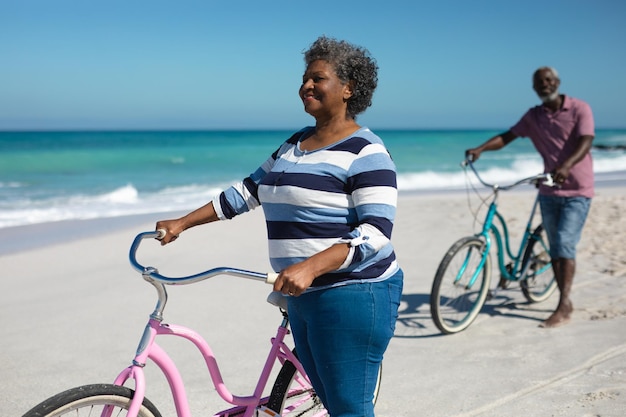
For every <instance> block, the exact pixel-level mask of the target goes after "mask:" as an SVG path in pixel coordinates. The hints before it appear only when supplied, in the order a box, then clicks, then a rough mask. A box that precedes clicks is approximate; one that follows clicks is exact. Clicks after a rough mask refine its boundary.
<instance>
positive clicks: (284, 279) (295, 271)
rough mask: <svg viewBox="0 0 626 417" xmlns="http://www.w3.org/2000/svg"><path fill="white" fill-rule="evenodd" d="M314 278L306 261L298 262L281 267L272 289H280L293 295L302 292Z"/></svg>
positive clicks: (295, 295)
mask: <svg viewBox="0 0 626 417" xmlns="http://www.w3.org/2000/svg"><path fill="white" fill-rule="evenodd" d="M314 279H315V275H314V274H313V272H312V270H311V269H310V268H309V267H308V266H307V265H306V261H304V262H299V263H297V264H294V265H291V266H289V267H287V268H285V269H283V270H282V271H281V272H280V274H278V278H276V281H275V282H274V291H280V292H282V293H283V294H288V295H291V296H294V297H297V296H299V295H300V294H302V293H303V292H304V291H305V290H306V289H307V288H309V287H310V286H311V283H312V282H313V280H314Z"/></svg>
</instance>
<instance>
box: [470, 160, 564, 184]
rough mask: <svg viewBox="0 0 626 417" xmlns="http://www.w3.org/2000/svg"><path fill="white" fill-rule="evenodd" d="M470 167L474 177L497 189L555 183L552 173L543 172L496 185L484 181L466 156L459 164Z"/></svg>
mask: <svg viewBox="0 0 626 417" xmlns="http://www.w3.org/2000/svg"><path fill="white" fill-rule="evenodd" d="M468 165H469V167H470V168H471V169H472V171H473V172H474V175H476V178H478V181H480V183H481V184H482V185H484V186H486V187H489V188H493V189H494V190H495V189H498V190H505V191H506V190H510V189H511V188H514V187H517V186H518V185H521V184H535V185H537V184H539V183H540V182H541V184H543V185H545V186H548V187H556V186H557V184H556V183H555V182H554V179H553V178H552V174H551V173H549V172H548V173H545V174H537V175H533V176H532V177H527V178H523V179H521V180H519V181H517V182H514V183H513V184H509V185H498V184H490V183H488V182H486V181H484V180H483V179H482V178H481V177H480V175H479V174H478V171H476V168H475V167H474V162H473V161H472V160H471V159H469V158H467V159H465V160H464V161H463V162H461V166H468Z"/></svg>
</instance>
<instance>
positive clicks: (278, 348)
mask: <svg viewBox="0 0 626 417" xmlns="http://www.w3.org/2000/svg"><path fill="white" fill-rule="evenodd" d="M158 236H159V235H158V232H145V233H141V234H139V235H138V236H137V237H136V238H135V241H134V242H133V244H132V246H131V249H130V256H129V257H130V261H131V264H132V265H133V267H134V268H135V269H137V270H139V271H141V272H142V276H143V278H144V280H146V281H148V282H149V283H150V284H152V285H153V286H154V287H155V288H156V290H157V293H158V300H159V301H158V302H157V305H156V308H155V310H154V312H153V313H152V314H151V315H150V318H149V320H148V323H147V324H146V327H145V329H144V332H143V335H142V337H141V340H140V342H139V346H138V347H137V352H136V354H135V357H134V359H133V361H132V365H130V366H129V367H127V368H126V369H124V370H123V371H122V372H121V373H120V374H119V375H118V376H117V378H116V379H115V381H114V384H115V385H120V386H121V385H124V384H125V383H126V382H128V381H129V380H133V381H134V385H135V387H134V389H135V395H134V397H133V399H132V402H131V405H130V408H129V412H128V417H136V416H137V413H138V412H139V409H140V407H141V405H142V401H143V399H144V396H145V392H146V379H145V375H144V371H143V368H144V367H145V365H146V362H147V360H148V359H150V360H152V361H153V362H154V363H156V365H157V366H158V367H159V368H160V369H161V371H162V372H163V374H164V375H165V377H166V379H167V382H168V384H169V387H170V391H171V393H172V397H173V400H174V405H175V408H176V413H177V416H178V417H191V412H190V408H189V403H188V400H187V394H186V392H185V387H184V383H183V379H182V377H181V375H180V372H179V371H178V369H177V368H176V365H175V363H174V361H173V360H172V359H171V358H170V356H169V355H168V354H167V353H166V352H165V351H164V350H163V349H162V348H161V347H160V346H159V345H158V344H157V342H156V338H157V336H162V335H171V336H176V337H182V338H184V339H187V340H189V341H190V342H191V343H193V344H194V345H195V346H196V348H197V349H198V350H199V351H200V353H201V354H202V357H203V358H204V360H205V363H206V366H207V369H208V371H209V374H210V376H211V380H212V383H213V385H214V386H215V389H216V390H217V392H218V394H219V395H220V397H221V398H222V399H224V400H225V401H226V402H227V403H229V404H232V405H234V406H235V407H234V408H231V409H228V410H223V411H220V412H218V413H216V414H214V417H228V416H232V415H234V414H235V413H238V414H237V415H243V417H252V416H253V414H254V412H255V410H256V409H257V407H258V406H259V405H262V404H263V403H264V402H266V401H267V398H262V395H263V391H264V389H265V387H266V386H267V382H268V379H269V377H270V374H271V372H272V369H273V367H274V365H275V364H276V362H279V363H280V364H281V365H282V364H284V363H285V361H290V362H291V363H292V364H293V365H294V366H295V367H296V369H297V371H298V372H299V375H300V376H301V377H303V378H305V380H306V383H307V384H310V381H308V378H307V377H306V372H305V371H304V369H303V367H302V365H301V363H300V361H299V360H298V359H297V358H296V356H295V355H294V353H293V352H292V351H291V349H289V347H288V346H287V345H286V344H285V343H284V339H285V336H286V335H287V334H289V329H288V325H289V319H288V316H287V314H286V312H285V311H284V310H283V320H282V323H281V324H280V325H279V327H278V329H277V332H276V335H275V336H274V337H273V338H272V339H271V341H270V344H271V347H270V351H269V353H268V356H267V359H266V361H265V365H264V366H263V370H262V372H261V375H260V377H259V380H258V382H257V384H256V388H255V389H254V393H253V394H252V395H250V396H237V395H233V394H232V393H231V392H230V390H229V389H228V388H227V387H226V385H225V383H224V380H223V378H222V375H221V372H220V368H219V366H218V363H217V359H216V357H215V355H214V354H213V351H212V350H211V347H210V346H209V345H208V343H207V342H206V341H205V340H204V339H203V338H202V337H201V336H200V335H199V334H198V333H196V332H195V331H193V330H192V329H189V328H187V327H183V326H179V325H174V324H166V323H163V322H162V320H163V317H162V313H163V310H164V308H165V304H166V302H167V291H166V290H165V285H164V283H166V284H179V285H180V284H189V283H192V282H197V281H200V280H204V279H206V278H210V277H213V276H215V275H220V274H226V275H235V276H240V277H245V278H251V279H256V280H263V281H265V282H269V283H271V282H272V281H271V279H272V277H271V275H272V274H261V273H256V272H252V271H245V270H239V269H233V268H215V269H212V270H209V271H206V272H203V273H201V274H196V275H193V276H189V277H184V278H168V277H165V276H163V275H160V274H159V273H158V271H157V270H156V269H155V268H151V267H143V266H142V265H140V264H139V263H138V262H137V260H136V258H135V254H136V251H137V248H138V246H139V244H140V242H141V240H143V239H147V238H155V237H158ZM272 304H274V303H273V302H272ZM242 412H243V414H241V413H242ZM107 413H110V410H105V412H104V413H103V417H110V416H108V415H107ZM321 415H325V413H321Z"/></svg>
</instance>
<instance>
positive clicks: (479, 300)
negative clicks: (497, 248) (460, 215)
mask: <svg viewBox="0 0 626 417" xmlns="http://www.w3.org/2000/svg"><path fill="white" fill-rule="evenodd" d="M473 277H475V279H474V280H473V282H471V281H472V279H473ZM490 280H491V258H490V256H489V253H485V242H484V241H483V240H481V239H479V238H477V237H475V236H470V237H465V238H463V239H460V240H459V241H457V242H456V243H455V244H454V245H452V246H451V247H450V249H449V250H448V252H447V253H446V255H445V256H444V257H443V259H442V260H441V263H440V264H439V268H438V269H437V273H436V274H435V279H434V281H433V286H432V290H431V293H430V312H431V315H432V318H433V321H434V322H435V325H436V326H437V328H438V329H439V330H441V332H443V333H445V334H451V333H458V332H460V331H462V330H465V329H466V328H467V327H468V326H469V325H470V324H472V322H473V321H474V320H475V319H476V316H478V313H480V310H481V308H482V307H483V305H484V304H485V300H486V299H487V294H488V292H489V282H490Z"/></svg>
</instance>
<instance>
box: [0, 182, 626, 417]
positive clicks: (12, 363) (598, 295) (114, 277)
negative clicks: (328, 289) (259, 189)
mask: <svg viewBox="0 0 626 417" xmlns="http://www.w3.org/2000/svg"><path fill="white" fill-rule="evenodd" d="M472 201H473V203H472V205H473V207H474V208H475V207H476V205H477V204H478V203H477V200H476V199H475V198H473V199H472ZM531 202H532V195H531V194H530V193H528V192H519V193H506V194H502V195H501V198H500V203H501V209H502V212H503V213H504V214H505V216H506V217H507V219H508V220H509V221H511V227H512V228H513V229H514V230H516V229H517V228H520V229H521V226H522V225H523V223H524V222H525V220H526V216H527V212H528V210H529V208H530V204H531ZM624 207H626V187H614V188H598V189H597V196H596V197H595V199H594V201H593V203H592V208H591V213H590V215H589V218H588V222H587V225H586V228H585V230H584V233H583V238H582V242H581V243H580V245H579V255H578V271H577V274H576V279H575V283H574V288H573V292H572V296H573V301H574V307H575V312H574V315H573V319H572V321H571V323H569V324H568V325H565V326H562V327H559V328H555V329H544V328H540V327H538V324H539V323H540V322H541V321H542V320H544V319H545V318H547V317H548V316H549V314H550V312H551V311H552V310H553V309H554V308H555V306H556V303H557V295H556V294H555V295H553V296H552V297H551V298H550V299H549V300H548V301H546V302H544V303H540V304H532V305H531V304H528V303H527V302H526V301H525V299H524V297H523V295H522V294H521V291H520V290H519V286H517V285H513V286H511V288H510V289H507V290H505V291H502V292H500V293H499V295H498V297H497V298H496V299H494V300H491V301H489V302H488V304H487V305H486V306H485V308H484V310H483V312H482V313H481V314H480V315H479V317H478V318H477V320H476V321H475V322H474V323H473V324H472V325H471V326H470V327H469V328H468V329H467V330H465V331H464V332H461V333H458V334H455V335H448V336H444V335H441V334H440V333H439V331H438V330H437V329H436V327H435V326H434V324H433V322H432V319H431V317H430V309H429V294H430V288H431V284H432V279H433V276H434V274H435V270H436V268H437V265H438V264H439V261H440V260H441V258H442V257H443V255H444V253H445V251H446V250H447V249H448V247H449V246H450V245H451V244H452V243H453V242H454V241H455V240H457V239H458V238H460V237H462V236H465V235H469V234H471V233H473V231H474V228H475V227H476V225H475V224H474V222H473V218H472V216H471V214H470V209H469V208H468V202H467V197H466V195H465V194H464V193H460V194H451V195H449V194H430V195H421V194H415V195H402V196H401V197H400V201H399V204H398V217H397V221H396V227H395V231H394V237H393V240H394V244H395V247H396V250H397V255H398V258H399V261H400V263H401V266H402V267H403V269H404V271H405V287H404V292H403V303H402V305H401V307H400V318H399V320H398V323H397V328H396V337H395V338H394V339H393V340H392V341H391V344H390V347H389V349H388V351H387V354H386V357H385V361H384V370H383V385H382V388H381V393H380V397H379V401H378V403H377V407H376V409H377V416H378V417H399V416H405V417H415V416H433V417H439V416H441V417H444V416H445V417H472V416H480V417H488V416H489V417H491V416H493V417H495V416H498V417H509V416H510V417H518V416H538V417H542V416H577V417H580V416H585V417H587V416H588V417H591V416H602V417H617V416H623V415H626V247H625V245H624V243H625V242H626V216H625V215H624V214H623V210H624ZM162 217H168V216H150V217H146V216H140V217H136V218H133V219H131V220H132V221H128V220H126V221H124V222H123V224H120V223H119V222H118V223H117V227H115V228H112V229H111V230H108V229H107V227H106V222H105V221H98V222H91V223H90V222H88V221H87V222H83V223H80V222H73V223H71V224H67V225H63V224H57V225H40V226H29V227H27V228H22V229H20V230H18V231H16V230H12V231H11V230H0V236H3V237H4V238H5V239H3V240H4V243H3V245H9V244H10V242H11V241H13V242H14V245H15V250H5V251H4V252H1V251H0V274H1V275H0V276H1V280H2V291H1V295H0V297H1V300H2V301H1V302H0V319H1V323H2V324H1V328H2V337H1V338H0V376H1V377H2V378H0V386H1V387H2V389H1V390H0V415H2V416H19V415H22V414H23V413H25V412H26V411H27V410H28V409H30V408H31V407H33V406H34V405H36V404H37V403H38V402H40V401H42V400H43V399H45V398H47V397H49V396H51V395H53V394H56V393H58V392H60V391H62V390H65V389H67V388H71V387H74V386H78V385H83V384H89V383H96V382H112V381H113V379H114V378H115V377H116V376H117V374H118V373H119V372H120V371H121V370H122V369H123V368H124V367H126V366H127V365H128V364H129V363H130V360H131V359H132V357H133V354H134V352H135V348H136V346H137V343H138V341H139V338H140V336H141V332H142V330H143V326H144V324H145V321H146V319H147V317H148V314H150V313H151V311H152V309H153V307H154V302H155V301H156V297H155V292H154V290H153V289H152V287H150V286H149V285H147V284H146V283H145V282H144V281H143V280H142V279H141V277H140V275H139V274H138V273H136V272H134V271H133V270H132V269H131V267H130V265H129V263H128V260H127V252H128V248H129V246H130V243H131V241H132V239H133V238H134V236H135V235H136V234H137V233H139V232H142V231H146V230H152V229H153V228H154V221H155V220H157V219H160V218H162ZM112 222H113V221H112ZM96 223H97V224H96ZM90 224H91V227H90ZM94 225H95V226H94ZM65 226H67V229H68V230H70V229H72V230H75V231H76V230H77V229H80V233H72V234H70V236H60V235H63V228H64V227H65ZM55 233H58V234H60V235H59V236H56V238H54V237H55V236H53V235H51V234H55ZM62 237H64V238H62ZM61 238H62V239H61ZM7 239H8V240H7ZM34 239H41V240H42V244H41V245H35V244H33V242H32V240H34ZM24 240H28V242H24ZM29 243H30V244H29ZM140 259H141V260H143V261H144V262H145V263H147V264H149V265H152V266H156V267H158V268H159V270H160V271H161V272H162V273H164V274H166V275H174V276H177V275H178V276H180V275H185V274H191V273H196V272H199V271H202V270H205V269H209V268H212V267H215V266H232V267H240V268H244V269H250V270H256V271H266V270H268V268H269V263H268V261H267V251H266V240H265V225H264V222H263V216H262V213H261V211H260V210H257V211H256V212H254V213H251V214H248V215H246V216H241V217H239V218H236V219H234V220H231V221H228V222H221V223H217V224H212V225H209V226H201V227H197V228H195V229H192V230H189V231H187V232H185V233H184V234H183V235H181V237H180V239H179V240H178V241H177V242H176V243H175V244H173V245H169V246H167V247H164V248H162V247H160V246H159V245H158V243H157V242H148V244H146V245H145V247H142V250H141V251H140ZM493 275H494V277H497V272H496V271H494V273H493ZM494 279H496V278H494ZM269 291H270V287H268V286H266V285H263V284H261V283H257V282H253V281H250V280H244V279H237V278H232V277H219V278H215V279H213V280H209V281H205V282H202V283H198V284H194V285H193V288H191V287H189V286H183V287H174V288H171V290H170V300H169V303H168V308H167V309H166V311H165V320H166V321H167V322H171V323H177V324H182V325H187V326H189V327H192V328H194V329H196V330H197V331H198V332H199V333H201V334H202V335H203V336H204V337H205V338H206V339H207V340H208V341H209V343H210V344H211V346H212V347H213V350H214V353H215V354H216V356H217V359H218V361H219V363H220V364H221V366H222V374H223V376H224V378H225V381H226V383H227V385H228V386H229V388H230V389H231V391H232V392H233V393H235V394H238V395H243V394H247V393H249V392H250V391H251V390H252V386H253V383H254V382H255V376H256V375H258V373H260V371H261V366H262V361H263V359H264V355H265V353H266V351H267V349H268V346H269V345H268V343H267V342H268V339H269V337H270V336H271V335H272V334H273V332H274V330H275V328H276V326H277V325H278V324H279V323H280V318H281V317H280V314H279V313H278V312H277V311H276V308H275V307H272V306H270V305H269V304H267V303H266V302H265V301H264V300H265V297H266V295H267V293H268V292H269ZM163 346H164V347H165V348H166V349H167V350H168V351H171V352H173V353H172V356H173V358H174V359H175V360H176V362H177V364H178V365H179V367H180V369H181V371H182V373H183V378H184V379H185V382H186V384H187V389H188V396H189V399H190V403H191V409H192V413H193V415H212V411H214V410H218V409H222V408H226V405H225V404H224V403H223V401H222V400H221V399H220V398H219V397H218V395H217V394H216V392H215V390H214V389H213V388H212V386H210V379H209V378H208V375H207V373H206V372H205V368H204V364H203V362H202V360H201V358H200V356H199V355H198V354H197V353H196V352H195V351H193V350H192V348H191V346H190V345H189V344H188V343H182V342H178V341H175V340H171V341H167V342H165V343H163ZM174 349H175V350H174ZM146 372H147V374H148V378H151V377H153V378H152V379H149V380H148V382H149V387H148V392H147V396H148V398H150V399H151V400H152V401H153V402H154V403H155V404H156V405H157V406H158V407H159V408H160V409H161V411H162V413H163V415H174V414H173V411H172V406H171V401H170V396H169V394H168V393H167V390H166V387H165V385H166V384H165V381H164V379H163V377H162V376H161V375H159V374H158V373H157V372H156V370H155V366H150V365H148V366H147V368H146Z"/></svg>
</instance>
